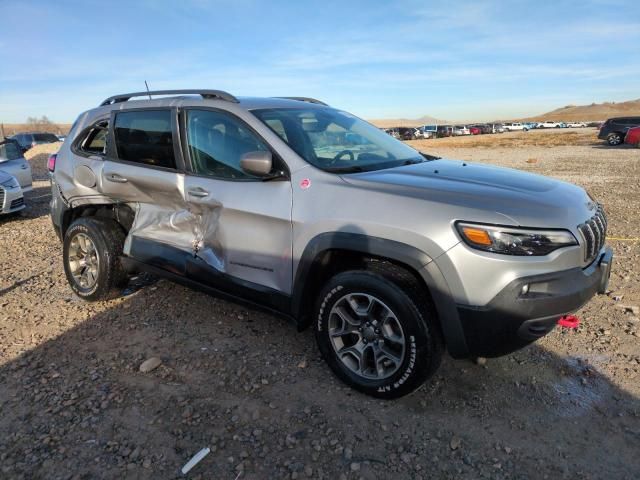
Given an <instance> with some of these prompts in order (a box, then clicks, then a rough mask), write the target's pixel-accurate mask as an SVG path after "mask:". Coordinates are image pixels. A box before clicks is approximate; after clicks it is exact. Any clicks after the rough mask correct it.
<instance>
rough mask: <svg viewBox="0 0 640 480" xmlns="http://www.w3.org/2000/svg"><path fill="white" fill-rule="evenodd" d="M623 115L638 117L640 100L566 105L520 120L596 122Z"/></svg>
mask: <svg viewBox="0 0 640 480" xmlns="http://www.w3.org/2000/svg"><path fill="white" fill-rule="evenodd" d="M625 115H638V116H640V99H638V100H629V101H627V102H619V103H616V102H604V103H592V104H591V105H567V106H566V107H562V108H557V109H555V110H553V111H551V112H547V113H543V114H542V115H537V116H535V117H527V118H521V119H520V120H523V121H534V122H535V121H544V120H556V121H558V120H562V121H597V120H606V119H607V118H610V117H621V116H625Z"/></svg>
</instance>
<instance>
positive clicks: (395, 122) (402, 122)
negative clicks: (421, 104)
mask: <svg viewBox="0 0 640 480" xmlns="http://www.w3.org/2000/svg"><path fill="white" fill-rule="evenodd" d="M369 122H370V123H373V124H374V125H375V126H376V127H380V128H389V127H419V126H421V125H435V124H438V125H446V124H447V123H448V122H447V121H446V120H438V119H437V118H433V117H430V116H429V115H423V116H422V117H420V118H414V119H410V118H382V119H376V120H369Z"/></svg>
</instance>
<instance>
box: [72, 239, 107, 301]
mask: <svg viewBox="0 0 640 480" xmlns="http://www.w3.org/2000/svg"><path fill="white" fill-rule="evenodd" d="M68 263H69V271H70V272H71V275H72V276H73V279H74V281H75V282H76V284H77V285H78V286H79V287H80V288H82V289H90V288H92V287H93V286H94V285H95V284H96V282H97V281H98V272H99V269H100V257H98V251H97V250H96V246H95V245H94V243H93V241H92V240H91V238H90V237H89V236H88V235H86V234H84V233H77V234H76V235H75V236H74V237H73V238H72V239H71V242H70V243H69V256H68Z"/></svg>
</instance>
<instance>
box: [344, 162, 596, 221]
mask: <svg viewBox="0 0 640 480" xmlns="http://www.w3.org/2000/svg"><path fill="white" fill-rule="evenodd" d="M343 179H344V180H345V181H346V182H348V183H350V184H352V185H353V186H360V187H362V188H367V189H375V190H378V191H381V192H385V193H390V194H394V195H398V196H407V197H414V198H416V197H417V198H422V199H425V200H428V201H430V202H435V203H439V204H444V205H450V206H454V207H456V206H457V207H462V210H460V209H458V210H457V211H456V212H455V215H456V216H458V217H459V218H456V219H457V220H469V221H477V222H482V221H483V219H482V218H464V214H465V210H475V211H476V212H477V210H484V211H487V212H491V213H492V214H496V213H497V214H499V215H501V216H504V217H508V218H509V219H510V222H509V223H511V224H513V225H519V226H527V227H543V228H572V227H576V226H577V225H578V224H580V223H582V222H583V221H585V220H586V219H588V218H590V217H591V216H592V215H593V214H594V213H595V208H596V205H595V202H593V201H591V199H590V198H589V196H588V195H587V193H586V192H585V191H584V190H583V189H582V188H580V187H578V186H576V185H573V184H570V183H566V182H562V181H560V180H555V179H552V178H549V177H544V176H542V175H536V174H532V173H527V172H523V171H520V170H514V169H510V168H501V167H494V166H489V165H483V164H475V163H469V162H462V161H452V160H444V159H440V160H432V161H428V162H423V163H419V164H416V165H407V166H404V167H397V168H391V169H386V170H377V171H373V172H365V173H357V174H351V175H344V176H343ZM492 218H495V215H492Z"/></svg>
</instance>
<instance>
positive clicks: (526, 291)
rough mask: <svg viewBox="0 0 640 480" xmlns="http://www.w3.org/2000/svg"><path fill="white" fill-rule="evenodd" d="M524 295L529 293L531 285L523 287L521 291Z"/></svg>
mask: <svg viewBox="0 0 640 480" xmlns="http://www.w3.org/2000/svg"><path fill="white" fill-rule="evenodd" d="M521 293H522V295H526V294H527V293H529V284H526V285H523V286H522V290H521Z"/></svg>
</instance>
